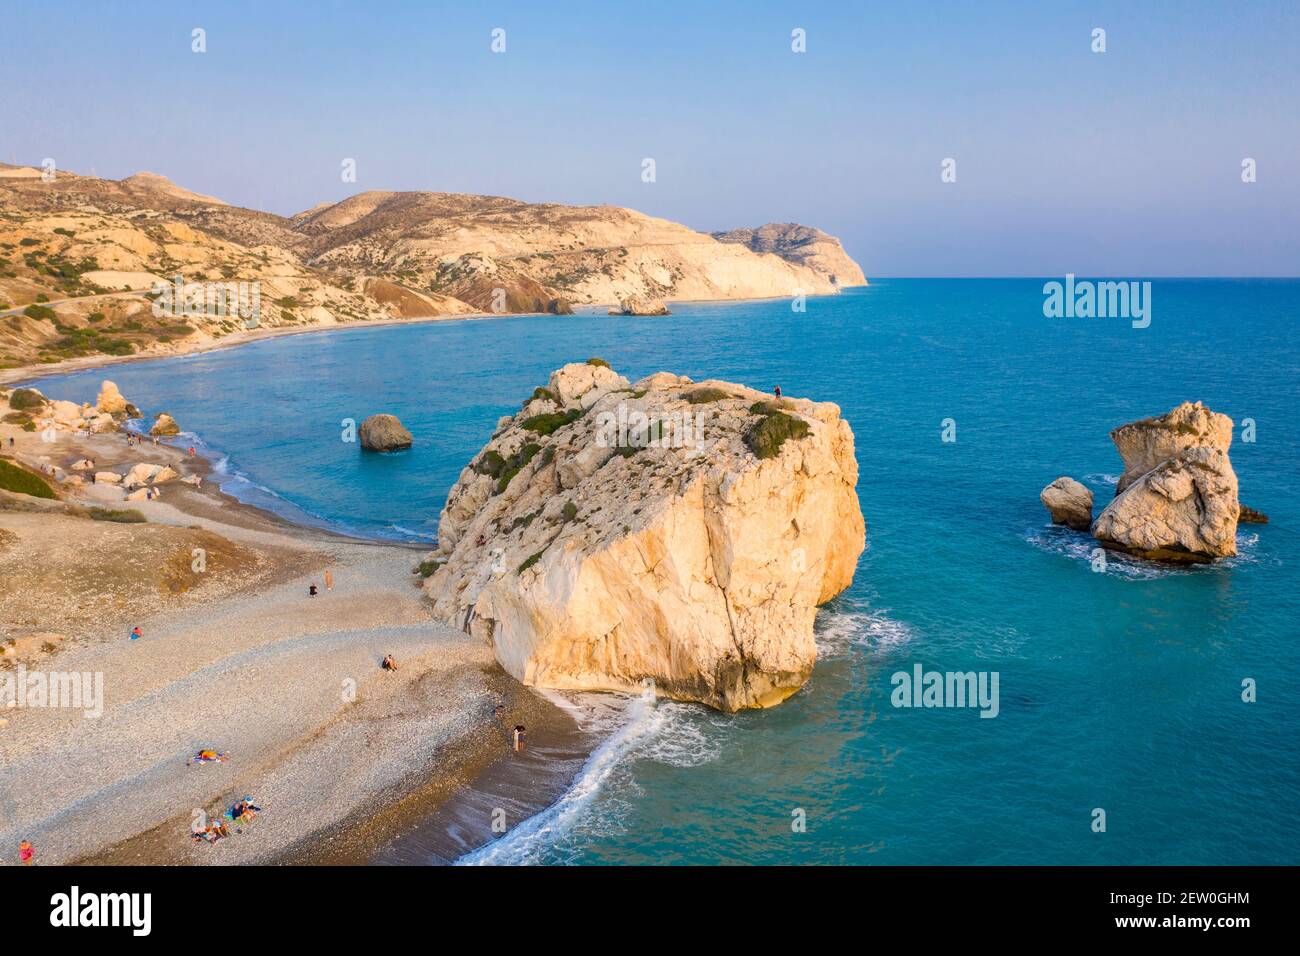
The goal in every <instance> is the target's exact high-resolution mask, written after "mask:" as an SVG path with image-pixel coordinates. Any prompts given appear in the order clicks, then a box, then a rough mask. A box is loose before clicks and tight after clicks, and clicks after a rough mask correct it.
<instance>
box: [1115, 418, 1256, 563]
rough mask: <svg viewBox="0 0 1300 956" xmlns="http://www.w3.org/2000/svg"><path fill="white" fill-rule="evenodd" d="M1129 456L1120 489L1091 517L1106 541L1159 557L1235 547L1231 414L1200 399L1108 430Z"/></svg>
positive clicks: (1200, 557) (1222, 552)
mask: <svg viewBox="0 0 1300 956" xmlns="http://www.w3.org/2000/svg"><path fill="white" fill-rule="evenodd" d="M1110 437H1111V440H1112V441H1114V442H1115V447H1116V448H1117V449H1119V453H1120V456H1121V457H1122V458H1123V459H1124V474H1123V475H1122V476H1121V477H1120V479H1119V482H1118V484H1117V486H1116V497H1115V500H1114V501H1112V502H1111V503H1110V504H1109V505H1108V506H1107V508H1106V510H1105V511H1103V512H1102V513H1101V514H1100V515H1099V516H1098V517H1097V520H1096V521H1095V522H1093V525H1092V534H1093V537H1095V538H1096V539H1097V540H1098V541H1100V542H1102V543H1103V544H1105V545H1106V546H1107V547H1111V548H1115V549H1117V550H1121V551H1126V552H1128V553H1130V554H1134V555H1136V556H1138V557H1143V558H1149V559H1153V560H1160V561H1175V562H1206V561H1213V560H1215V559H1218V558H1225V557H1229V556H1231V555H1234V554H1236V553H1237V543H1236V542H1237V520H1238V517H1239V514H1240V505H1239V503H1238V501H1237V475H1236V473H1235V472H1234V471H1233V470H1232V463H1231V462H1230V461H1229V460H1228V446H1229V445H1231V444H1232V419H1230V418H1229V417H1228V416H1227V415H1220V414H1218V413H1216V412H1212V411H1210V410H1209V409H1208V408H1206V407H1205V406H1203V405H1202V404H1201V403H1200V402H1196V403H1194V404H1193V403H1192V402H1183V403H1182V404H1181V405H1179V406H1178V407H1177V408H1175V409H1173V410H1172V411H1170V412H1167V413H1166V414H1164V415H1161V416H1159V417H1157V418H1145V419H1142V420H1141V421H1137V422H1133V423H1132V424H1129V425H1123V426H1121V427H1120V428H1117V429H1115V430H1114V431H1113V432H1111V433H1110Z"/></svg>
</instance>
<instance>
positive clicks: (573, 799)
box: [456, 690, 662, 866]
mask: <svg viewBox="0 0 1300 956" xmlns="http://www.w3.org/2000/svg"><path fill="white" fill-rule="evenodd" d="M661 726H662V718H661V717H660V715H659V711H658V708H656V706H655V699H654V691H653V690H647V691H646V692H645V693H644V694H642V695H641V696H640V697H635V698H632V700H631V702H630V704H629V706H628V708H627V710H626V721H625V723H624V724H623V726H622V727H621V728H620V729H619V730H618V731H617V732H616V733H615V734H614V735H613V736H611V737H610V738H609V739H607V740H606V741H605V742H604V743H602V744H601V745H600V746H599V747H597V748H596V749H595V750H594V751H593V752H592V754H591V756H590V757H588V758H587V762H586V764H585V765H584V766H583V768H582V771H581V772H580V773H579V774H578V776H577V778H576V779H575V780H574V782H573V786H571V787H570V788H569V789H568V790H567V791H566V792H565V794H564V796H562V797H561V798H560V799H559V800H558V801H556V802H555V803H554V804H552V805H551V806H550V807H548V808H547V809H545V810H543V811H542V812H541V813H538V814H535V815H534V816H531V817H529V818H528V819H527V820H525V821H524V822H523V823H521V824H519V826H517V827H515V828H514V829H513V830H511V831H510V832H508V833H506V834H505V835H504V836H502V837H501V838H500V839H498V840H496V841H494V842H492V843H489V844H487V845H486V846H483V847H480V848H479V849H477V850H475V851H474V852H472V853H468V854H466V855H465V856H463V857H461V858H460V859H459V860H457V861H456V863H457V865H460V866H509V865H515V866H518V865H523V864H528V863H533V862H536V861H537V860H538V858H539V856H540V854H541V853H542V851H543V850H545V849H546V847H548V846H549V845H550V844H551V843H552V842H553V841H554V840H555V839H557V838H558V837H559V836H560V835H562V834H564V833H565V832H567V831H568V830H569V829H570V828H571V827H572V826H573V823H574V821H575V820H577V819H578V818H579V817H580V816H581V814H582V813H583V811H584V810H585V809H586V807H587V806H588V804H590V803H591V801H592V800H593V799H594V798H595V796H596V794H597V793H598V792H599V791H600V788H601V786H602V785H603V784H604V782H605V781H606V780H607V779H608V778H609V776H610V775H611V774H612V773H613V772H614V770H615V769H616V768H617V767H618V765H619V764H620V763H621V762H622V761H623V759H624V758H625V757H626V756H627V754H628V753H629V752H630V751H631V750H632V749H633V748H634V747H635V745H636V744H637V743H638V742H639V741H640V740H641V739H642V738H643V737H644V736H645V735H647V734H650V733H654V732H656V730H657V729H659V728H660V727H661Z"/></svg>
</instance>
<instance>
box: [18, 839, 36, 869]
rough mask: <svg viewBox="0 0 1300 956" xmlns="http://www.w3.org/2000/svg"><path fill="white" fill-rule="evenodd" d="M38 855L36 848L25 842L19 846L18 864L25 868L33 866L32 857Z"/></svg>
mask: <svg viewBox="0 0 1300 956" xmlns="http://www.w3.org/2000/svg"><path fill="white" fill-rule="evenodd" d="M35 855H36V848H35V847H33V846H32V845H31V844H30V843H28V842H27V841H26V840H24V841H23V842H22V843H20V844H18V862H19V863H21V864H22V865H23V866H31V865H32V857H34V856H35Z"/></svg>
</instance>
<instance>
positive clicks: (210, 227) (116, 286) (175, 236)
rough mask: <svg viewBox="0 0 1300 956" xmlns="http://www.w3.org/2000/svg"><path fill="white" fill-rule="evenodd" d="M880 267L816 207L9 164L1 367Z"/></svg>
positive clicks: (555, 307)
mask: <svg viewBox="0 0 1300 956" xmlns="http://www.w3.org/2000/svg"><path fill="white" fill-rule="evenodd" d="M865 281H866V280H865V279H864V278H863V275H862V271H861V269H860V268H858V266H857V264H856V263H854V262H853V260H851V259H850V258H849V257H848V256H847V254H845V252H844V250H843V248H842V247H841V246H840V244H839V241H838V240H836V239H835V238H833V237H831V236H828V235H826V234H825V233H822V232H820V231H819V230H816V229H810V228H808V227H804V226H796V225H769V226H764V227H761V228H759V229H741V230H735V231H733V232H730V233H719V234H717V236H716V238H715V236H710V235H707V234H705V233H701V232H696V231H695V230H693V229H689V228H687V227H686V226H682V225H679V224H677V223H673V222H669V221H667V220H664V219H656V218H654V217H651V216H646V215H643V214H642V213H639V212H636V211H634V210H631V209H623V208H620V207H616V206H563V205H556V204H549V203H543V204H533V203H525V202H520V201H518V200H513V199H506V198H501V197H495V196H469V195H459V194H451V193H429V192H407V193H393V192H364V193H360V194H358V195H355V196H352V197H349V198H348V199H345V200H343V201H342V202H338V203H334V204H323V205H320V206H317V207H315V208H313V209H310V210H307V211H305V212H302V213H299V214H298V215H296V216H292V217H289V218H285V217H282V216H276V215H273V214H271V213H266V212H260V211H258V210H254V209H243V208H240V207H237V206H231V205H228V204H226V203H224V202H222V201H221V200H220V199H216V198H213V197H211V196H204V195H200V194H198V193H194V192H190V191H188V190H185V189H182V188H180V187H178V186H176V185H174V184H172V183H171V182H169V181H168V180H167V179H166V178H164V177H163V176H160V175H157V174H154V173H137V174H136V175H134V176H129V177H127V178H126V179H122V180H112V179H99V178H97V177H93V176H79V175H76V174H74V173H69V172H62V171H60V172H58V173H57V174H56V175H55V176H54V177H53V178H52V179H49V178H47V177H45V176H43V175H42V170H40V169H33V168H30V167H18V166H6V165H2V164H0V369H14V368H20V367H26V366H30V365H36V364H53V363H59V362H64V361H68V360H74V359H86V358H92V359H93V358H94V357H96V356H105V355H107V356H128V355H135V354H142V353H149V354H154V353H158V354H166V353H169V352H187V351H193V350H195V349H198V348H204V347H209V346H211V345H212V344H213V343H215V342H217V341H219V340H223V339H231V340H238V339H240V338H245V337H248V336H251V335H258V334H267V333H268V331H270V332H273V331H277V330H290V329H293V328H297V327H311V326H322V325H330V324H341V323H355V322H367V321H392V320H400V319H417V318H421V319H423V318H433V317H441V316H456V315H463V314H470V313H477V312H515V313H526V312H543V313H548V312H549V313H556V314H563V313H566V312H569V311H570V310H571V309H572V307H573V306H575V305H593V304H615V303H618V302H620V301H623V300H625V299H631V298H644V299H649V298H659V299H669V300H672V299H678V300H691V299H703V300H711V299H745V298H767V297H781V296H790V295H797V294H800V293H802V294H805V295H824V294H831V293H835V292H837V291H838V290H839V289H840V288H841V287H844V286H850V285H861V284H864V283H865Z"/></svg>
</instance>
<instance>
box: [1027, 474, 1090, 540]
mask: <svg viewBox="0 0 1300 956" xmlns="http://www.w3.org/2000/svg"><path fill="white" fill-rule="evenodd" d="M1038 497H1039V499H1040V500H1041V501H1042V502H1043V505H1044V507H1046V508H1047V510H1048V511H1049V512H1051V515H1052V523H1053V524H1063V525H1065V526H1066V527H1069V528H1073V529H1074V530H1075V531H1087V530H1088V529H1089V528H1090V527H1092V492H1091V491H1090V490H1089V489H1087V488H1085V487H1084V486H1083V485H1082V484H1080V483H1079V482H1077V481H1075V480H1074V479H1073V478H1069V477H1067V476H1065V475H1062V476H1061V477H1060V478H1057V479H1056V480H1055V481H1054V482H1052V483H1051V484H1050V485H1048V486H1047V487H1046V488H1044V489H1043V490H1042V492H1040V493H1039V495H1038Z"/></svg>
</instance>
